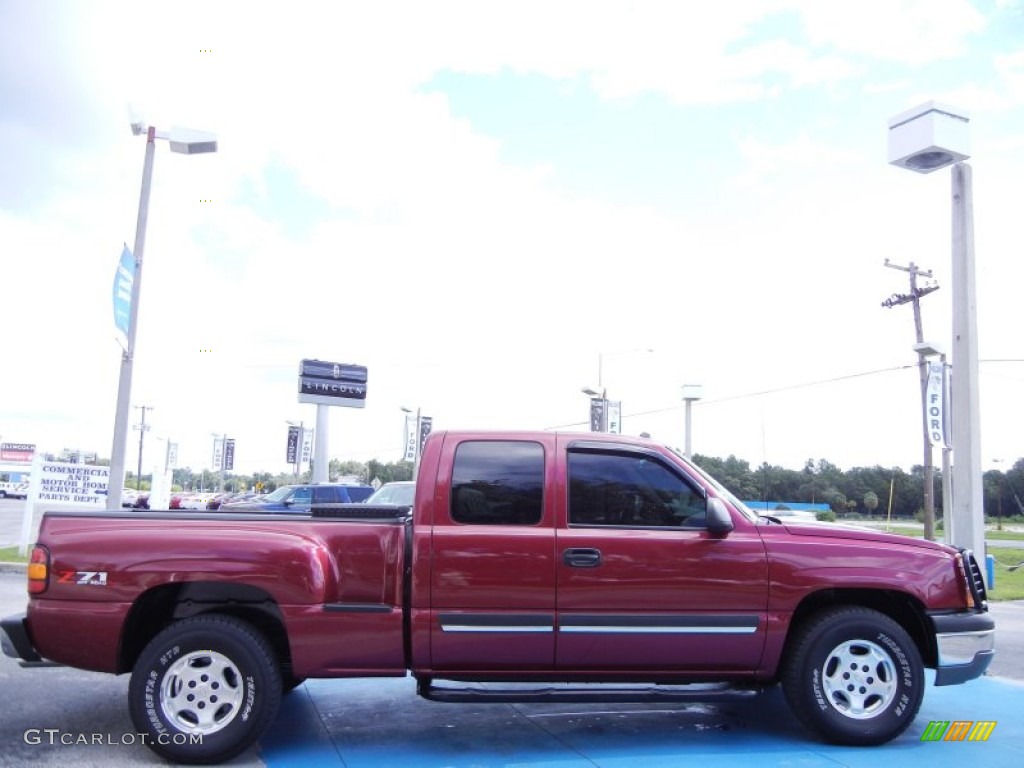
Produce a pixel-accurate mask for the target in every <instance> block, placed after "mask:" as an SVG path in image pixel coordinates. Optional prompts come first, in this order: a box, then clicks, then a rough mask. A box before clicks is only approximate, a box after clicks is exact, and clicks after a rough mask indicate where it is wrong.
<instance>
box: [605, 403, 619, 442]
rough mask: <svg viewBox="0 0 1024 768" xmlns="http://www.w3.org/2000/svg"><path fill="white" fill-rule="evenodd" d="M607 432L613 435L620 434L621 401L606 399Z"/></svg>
mask: <svg viewBox="0 0 1024 768" xmlns="http://www.w3.org/2000/svg"><path fill="white" fill-rule="evenodd" d="M608 432H609V433H611V434H613V435H621V434H622V401H620V400H609V401H608Z"/></svg>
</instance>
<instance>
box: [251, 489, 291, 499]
mask: <svg viewBox="0 0 1024 768" xmlns="http://www.w3.org/2000/svg"><path fill="white" fill-rule="evenodd" d="M293 488H295V486H294V485H282V486H281V487H280V488H278V489H277V490H276V491H274V492H273V493H268V494H267V495H266V496H262V497H260V496H257V497H256V498H255V499H253V501H284V498H285V496H287V495H288V494H289V493H291V492H292V489H293Z"/></svg>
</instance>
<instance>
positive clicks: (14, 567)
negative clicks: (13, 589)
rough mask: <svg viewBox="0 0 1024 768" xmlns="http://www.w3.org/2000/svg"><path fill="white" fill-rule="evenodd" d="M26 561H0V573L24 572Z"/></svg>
mask: <svg viewBox="0 0 1024 768" xmlns="http://www.w3.org/2000/svg"><path fill="white" fill-rule="evenodd" d="M27 569H28V563H0V573H25V571H26V570H27Z"/></svg>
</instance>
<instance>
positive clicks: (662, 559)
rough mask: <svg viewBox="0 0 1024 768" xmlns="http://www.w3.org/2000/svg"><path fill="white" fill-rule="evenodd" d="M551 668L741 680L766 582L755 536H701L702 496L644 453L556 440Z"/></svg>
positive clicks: (703, 489)
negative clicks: (562, 468) (559, 476)
mask: <svg viewBox="0 0 1024 768" xmlns="http://www.w3.org/2000/svg"><path fill="white" fill-rule="evenodd" d="M559 442H560V444H559V450H560V451H561V452H563V455H564V456H565V457H566V459H567V471H566V476H565V477H566V479H565V483H564V486H563V487H564V491H563V492H562V493H560V494H559V501H560V502H561V503H562V505H563V507H562V509H561V510H560V526H559V529H558V532H557V535H558V557H559V562H558V635H557V659H556V661H557V666H558V667H559V668H560V669H563V670H593V669H603V670H622V671H641V672H646V671H651V672H653V671H657V670H665V671H671V670H692V671H712V670H713V671H728V670H737V671H743V670H750V669H752V668H754V667H756V666H757V664H758V662H759V660H760V658H761V653H762V650H763V647H764V641H765V634H766V627H765V622H766V610H767V599H768V573H767V561H766V556H765V550H764V546H763V544H762V542H761V538H760V536H759V534H758V533H757V531H756V528H755V525H754V523H752V522H749V521H747V520H746V519H745V518H741V516H740V515H734V518H737V519H735V520H734V522H735V526H736V527H735V530H733V531H731V532H729V533H727V534H721V535H716V534H712V533H711V532H709V531H708V530H707V528H706V518H705V512H706V497H707V493H708V490H709V488H708V486H706V485H705V481H703V479H702V478H700V477H699V476H693V477H691V476H690V475H689V474H688V473H687V472H686V471H685V470H684V469H683V467H682V465H681V464H680V463H677V462H675V461H673V460H672V459H670V458H668V457H666V456H663V455H661V454H660V453H658V452H656V451H654V450H647V449H642V448H637V447H629V446H622V447H619V446H615V445H613V444H609V443H607V442H596V441H586V440H581V439H579V438H578V437H577V438H575V439H574V441H573V438H571V437H570V436H560V437H559Z"/></svg>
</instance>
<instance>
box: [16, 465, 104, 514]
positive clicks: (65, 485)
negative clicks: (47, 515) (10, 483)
mask: <svg viewBox="0 0 1024 768" xmlns="http://www.w3.org/2000/svg"><path fill="white" fill-rule="evenodd" d="M109 477H110V467H97V466H93V465H92V464H67V463H65V462H61V461H41V462H39V470H38V473H37V471H36V469H35V468H33V469H32V490H31V491H30V493H29V498H32V497H33V496H35V497H36V499H37V500H38V501H51V502H57V503H59V504H81V505H84V506H87V507H96V508H97V509H104V508H106V504H107V482H108V479H109ZM37 478H38V479H37Z"/></svg>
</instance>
